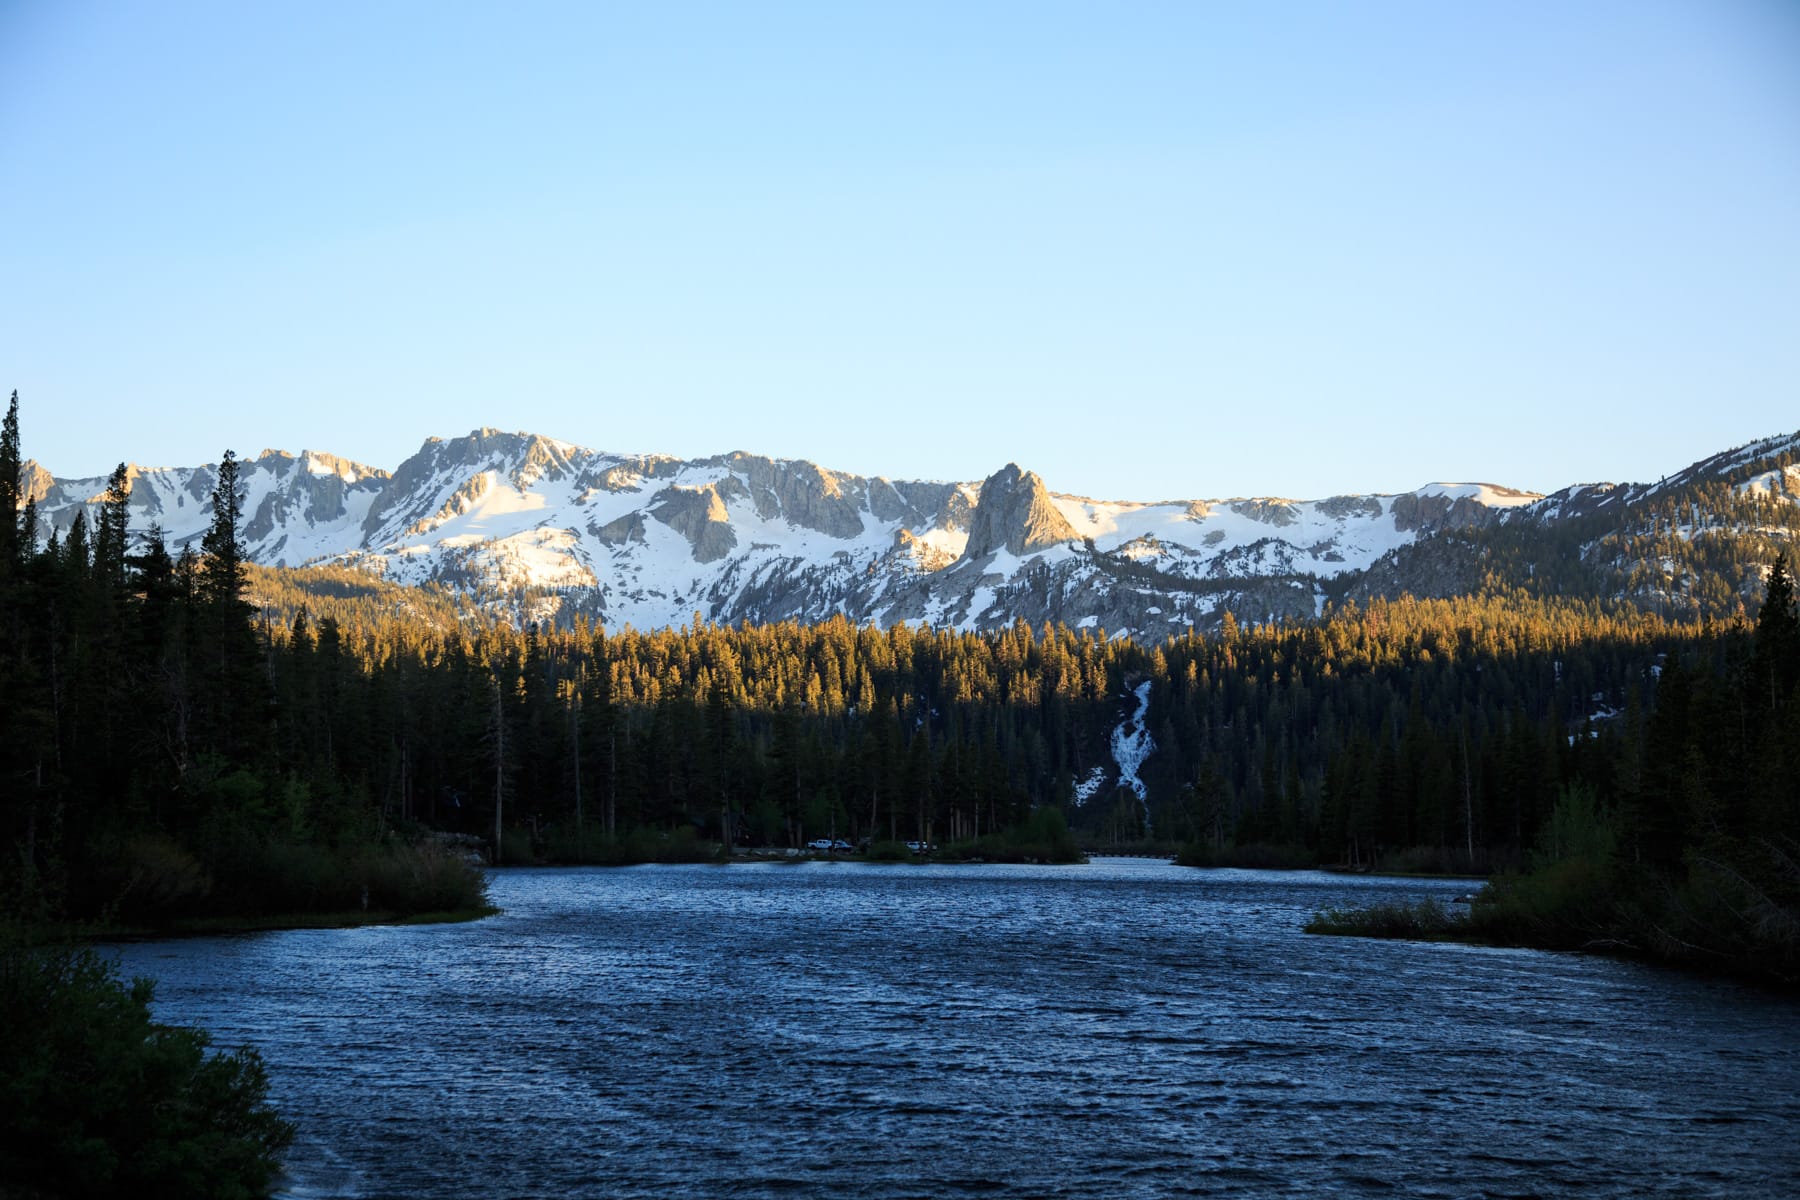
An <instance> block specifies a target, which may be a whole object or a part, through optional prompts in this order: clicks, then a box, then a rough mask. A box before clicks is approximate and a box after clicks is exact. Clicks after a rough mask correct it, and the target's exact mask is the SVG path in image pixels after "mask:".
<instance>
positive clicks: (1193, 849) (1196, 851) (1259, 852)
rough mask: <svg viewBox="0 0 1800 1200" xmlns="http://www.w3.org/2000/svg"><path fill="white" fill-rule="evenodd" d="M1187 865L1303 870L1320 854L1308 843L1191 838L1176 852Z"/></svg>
mask: <svg viewBox="0 0 1800 1200" xmlns="http://www.w3.org/2000/svg"><path fill="white" fill-rule="evenodd" d="M1175 861H1176V862H1177V863H1179V864H1181V865H1182V866H1184V867H1245V868H1250V869H1253V870H1259V871H1299V870H1304V869H1305V868H1307V867H1316V866H1318V865H1319V855H1318V852H1317V851H1315V850H1309V849H1307V848H1306V847H1305V846H1291V845H1275V844H1272V843H1269V842H1250V843H1249V844H1247V845H1243V846H1238V845H1227V846H1214V845H1212V844H1210V843H1208V842H1189V843H1188V844H1187V845H1185V846H1183V847H1182V848H1181V852H1180V853H1179V854H1177V855H1176V856H1175Z"/></svg>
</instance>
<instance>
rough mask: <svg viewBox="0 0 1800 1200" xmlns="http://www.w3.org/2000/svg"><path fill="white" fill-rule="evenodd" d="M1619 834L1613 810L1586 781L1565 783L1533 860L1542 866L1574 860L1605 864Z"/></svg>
mask: <svg viewBox="0 0 1800 1200" xmlns="http://www.w3.org/2000/svg"><path fill="white" fill-rule="evenodd" d="M1618 840H1619V839H1618V834H1617V831H1616V830H1615V829H1614V828H1613V822H1612V819H1611V816H1610V814H1608V813H1607V812H1606V811H1605V809H1604V808H1603V807H1602V806H1601V804H1600V801H1599V799H1598V798H1597V797H1596V796H1595V794H1594V789H1593V787H1592V786H1591V785H1589V784H1587V783H1579V782H1578V783H1572V784H1568V785H1565V786H1564V787H1563V789H1562V791H1561V793H1560V794H1559V795H1558V797H1557V801H1556V807H1555V808H1553V809H1552V810H1551V811H1550V816H1549V818H1548V819H1546V820H1545V822H1544V828H1543V831H1542V832H1541V833H1539V834H1538V839H1537V849H1536V850H1534V851H1533V852H1532V855H1531V864H1532V866H1533V867H1534V868H1538V869H1542V868H1545V867H1549V866H1554V865H1555V864H1557V863H1562V862H1568V861H1571V860H1575V861H1580V862H1585V863H1587V864H1588V865H1590V866H1593V867H1600V868H1604V867H1606V866H1608V865H1609V864H1611V862H1612V861H1613V853H1614V851H1615V850H1616V848H1617V846H1618Z"/></svg>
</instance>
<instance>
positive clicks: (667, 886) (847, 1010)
mask: <svg viewBox="0 0 1800 1200" xmlns="http://www.w3.org/2000/svg"><path fill="white" fill-rule="evenodd" d="M1470 886H1472V885H1469V884H1466V883H1455V882H1441V881H1417V880H1371V879H1347V878H1342V877H1337V876H1331V875H1324V874H1312V873H1281V874H1276V873H1263V872H1253V871H1192V870H1186V869H1183V868H1178V867H1175V866H1172V865H1170V864H1166V863H1161V862H1155V861H1150V860H1100V861H1097V862H1095V863H1094V864H1091V865H1088V866H1083V867H1045V868H1035V867H1003V866H989V867H981V866H955V867H950V866H945V867H930V866H911V865H897V866H865V865H859V864H849V863H840V864H833V863H818V864H808V865H802V866H782V865H744V864H738V865H733V866H730V867H705V866H696V867H638V868H629V869H623V870H619V869H613V870H607V869H586V870H538V871H531V870H520V871H508V872H502V873H500V874H499V875H497V876H496V878H495V881H494V888H493V894H494V898H495V900H496V902H497V903H499V904H501V905H503V906H504V907H505V909H506V912H505V915H503V916H501V917H497V918H494V919H491V920H487V921H481V922H476V923H473V924H467V925H443V926H418V927H404V928H369V929H354V930H341V931H306V932H292V933H272V934H258V935H249V936H239V937H230V938H208V939H198V940H191V941H181V942H173V943H168V942H165V943H140V944H135V945H127V946H120V947H114V948H112V949H113V950H114V951H116V952H117V953H118V954H119V955H120V957H121V959H122V965H123V967H124V969H125V971H126V973H127V974H148V975H152V976H155V977H156V978H157V979H158V981H159V982H158V988H157V997H158V998H157V1013H158V1016H159V1018H160V1019H163V1020H167V1021H178V1022H194V1023H199V1024H203V1025H205V1026H207V1027H209V1028H211V1029H212V1030H213V1031H214V1032H215V1033H216V1034H217V1036H218V1041H219V1042H220V1044H222V1045H234V1044H238V1043H246V1042H247V1043H250V1044H253V1045H255V1046H257V1047H258V1048H259V1049H260V1050H261V1051H262V1053H263V1055H264V1057H265V1058H266V1060H267V1062H268V1065H269V1069H270V1073H271V1075H272V1077H273V1085H274V1096H275V1099H276V1101H277V1103H278V1104H279V1106H280V1108H281V1109H282V1110H283V1111H284V1112H285V1114H286V1115H287V1116H288V1117H289V1118H290V1119H292V1120H294V1121H295V1122H296V1123H297V1124H298V1125H299V1130H300V1132H299V1136H298V1138H297V1139H296V1142H295V1146H294V1150H293V1152H292V1154H291V1156H290V1178H289V1179H288V1181H287V1186H286V1190H285V1194H286V1195H289V1196H292V1197H297V1198H298V1197H325V1196H347V1197H348V1196H356V1197H404V1198H408V1200H414V1198H421V1197H457V1196H469V1197H476V1196H479V1197H503V1196H534V1197H535V1196H544V1197H560V1196H596V1197H601V1196H724V1195H730V1196H783V1197H794V1196H810V1195H829V1196H881V1197H886V1196H894V1197H901V1196H963V1195H980V1196H1019V1197H1027V1196H1047V1195H1064V1196H1095V1197H1118V1196H1180V1195H1193V1196H1210V1195H1238V1196H1256V1195H1326V1196H1343V1195H1364V1194H1367V1195H1384V1196H1396V1195H1398V1196H1446V1197H1452V1196H1575V1195H1580V1196H1592V1197H1600V1196H1621V1197H1622V1196H1647V1195H1666V1196H1684V1197H1685V1196H1728V1197H1749V1196H1792V1195H1795V1194H1796V1192H1797V1191H1800V1182H1797V1179H1800V1099H1797V1098H1796V1093H1797V1090H1800V1089H1797V1085H1800V1005H1796V1004H1795V1003H1794V1002H1792V1001H1790V1000H1786V999H1783V998H1780V997H1775V996H1770V995H1765V994H1763V993H1759V992H1757V991H1755V990H1752V989H1749V988H1745V987H1740V986H1737V985H1734V984H1729V983H1720V982H1710V981H1705V980H1698V979H1693V978H1690V977H1687V976H1685V975H1681V974H1677V973H1673V972H1668V971H1662V970H1657V969H1653V968H1648V967H1641V966H1636V965H1632V964H1629V963H1621V962H1614V961H1609V960H1605V959H1599V958H1588V957H1582V956H1576V955H1558V954H1544V953H1538V952H1532V951H1512V950H1493V949H1485V948H1476V947H1465V946H1453V945H1433V944H1418V943H1406V942H1379V941H1368V940H1363V939H1345V938H1325V937H1313V936H1309V935H1306V934H1303V933H1302V932H1300V926H1301V925H1302V923H1303V922H1304V921H1305V920H1306V918H1307V917H1308V916H1309V915H1310V914H1311V913H1312V912H1313V911H1314V910H1316V909H1317V908H1319V907H1321V906H1324V905H1337V904H1346V903H1363V902H1368V901H1372V900H1378V899H1392V898H1400V897H1408V898H1410V897H1415V896H1420V895H1438V896H1440V897H1443V898H1445V899H1448V898H1449V897H1451V896H1453V895H1455V894H1457V893H1459V892H1462V891H1466V890H1468V888H1469V887H1470Z"/></svg>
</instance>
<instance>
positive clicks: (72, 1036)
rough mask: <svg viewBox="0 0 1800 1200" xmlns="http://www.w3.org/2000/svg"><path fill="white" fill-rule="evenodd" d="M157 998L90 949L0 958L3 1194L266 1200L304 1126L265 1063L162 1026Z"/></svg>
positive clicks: (1, 953) (3, 951) (13, 947)
mask: <svg viewBox="0 0 1800 1200" xmlns="http://www.w3.org/2000/svg"><path fill="white" fill-rule="evenodd" d="M151 994H152V984H151V982H150V981H149V980H147V979H137V980H133V981H132V982H131V984H129V985H126V984H125V983H123V982H121V981H120V980H119V978H118V976H117V974H116V972H115V971H114V970H113V968H112V967H111V966H110V965H109V964H107V963H106V962H104V961H103V960H101V959H100V957H99V956H98V955H97V954H95V953H94V952H93V951H92V950H89V949H68V948H29V947H25V946H22V945H20V944H18V943H17V942H16V940H13V939H8V942H7V944H6V945H4V946H0V1193H4V1194H7V1195H13V1194H24V1195H32V1194H41V1195H49V1196H62V1197H99V1196H136V1197H148V1198H155V1197H171V1198H173V1197H184V1198H185V1197H192V1198H194V1200H210V1198H214V1197H218V1198H231V1200H247V1198H249V1197H254V1196H264V1195H267V1194H268V1191H269V1185H270V1182H271V1181H272V1180H273V1178H274V1175H275V1172H276V1170H277V1168H278V1166H279V1162H280V1155H281V1152H282V1151H283V1150H284V1149H286V1147H287V1145H288V1143H289V1141H290V1140H291V1139H292V1137H293V1127H292V1126H290V1125H289V1124H288V1123H287V1122H285V1121H283V1120H282V1119H281V1118H280V1117H278V1116H276V1115H275V1113H274V1112H273V1111H272V1110H271V1109H270V1108H269V1107H268V1105H267V1096H268V1079H267V1076H266V1075H265V1073H264V1071H263V1066H262V1061H261V1059H260V1058H258V1057H257V1054H256V1052H255V1051H254V1050H250V1049H244V1050H239V1051H237V1052H236V1053H232V1054H219V1053H213V1054H209V1053H208V1052H207V1050H208V1046H209V1044H210V1041H211V1039H210V1037H209V1035H208V1034H207V1033H206V1032H205V1031H204V1030H200V1029H191V1028H182V1027H176V1026H167V1025H158V1024H156V1023H155V1022H153V1021H152V1020H151V1019H150V998H151ZM15 1189H16V1192H15Z"/></svg>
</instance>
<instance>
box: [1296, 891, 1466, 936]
mask: <svg viewBox="0 0 1800 1200" xmlns="http://www.w3.org/2000/svg"><path fill="white" fill-rule="evenodd" d="M1467 924H1468V921H1467V918H1464V917H1461V916H1458V915H1456V914H1455V913H1453V912H1451V911H1450V910H1449V909H1447V908H1445V907H1444V906H1443V905H1442V904H1439V903H1438V902H1437V901H1436V900H1432V899H1425V900H1420V901H1418V902H1416V903H1413V904H1408V903H1406V902H1405V901H1401V900H1393V901H1388V902H1386V903H1384V904H1372V905H1370V906H1369V907H1367V908H1328V909H1325V910H1324V911H1323V912H1320V913H1318V914H1316V915H1315V916H1314V917H1313V919H1312V920H1310V921H1308V922H1307V923H1306V932H1308V933H1331V934H1337V935H1339V936H1342V937H1376V938H1440V937H1448V936H1451V935H1453V934H1459V933H1461V932H1462V931H1463V929H1464V928H1465V926H1466V925H1467Z"/></svg>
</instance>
